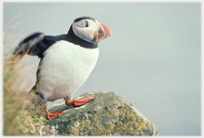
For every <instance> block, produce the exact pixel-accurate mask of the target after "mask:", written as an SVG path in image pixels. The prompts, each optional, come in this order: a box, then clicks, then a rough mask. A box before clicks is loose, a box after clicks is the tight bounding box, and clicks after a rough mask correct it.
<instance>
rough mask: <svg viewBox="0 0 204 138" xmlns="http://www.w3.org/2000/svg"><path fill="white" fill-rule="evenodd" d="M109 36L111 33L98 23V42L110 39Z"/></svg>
mask: <svg viewBox="0 0 204 138" xmlns="http://www.w3.org/2000/svg"><path fill="white" fill-rule="evenodd" d="M111 35H112V34H111V31H110V30H109V29H108V27H107V26H105V25H104V24H102V23H99V35H98V41H101V40H104V39H106V38H108V37H110V36H111Z"/></svg>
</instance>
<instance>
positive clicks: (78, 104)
mask: <svg viewBox="0 0 204 138" xmlns="http://www.w3.org/2000/svg"><path fill="white" fill-rule="evenodd" d="M94 99H95V97H89V98H85V99H81V100H74V101H66V102H65V103H66V105H68V106H70V105H74V106H81V105H83V104H85V103H88V102H90V101H92V100H94Z"/></svg>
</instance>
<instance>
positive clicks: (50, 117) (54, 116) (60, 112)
mask: <svg viewBox="0 0 204 138" xmlns="http://www.w3.org/2000/svg"><path fill="white" fill-rule="evenodd" d="M46 113H47V119H48V120H51V119H53V118H56V117H59V116H61V115H62V113H63V111H59V112H57V113H53V114H51V113H50V112H49V111H48V110H47V109H46Z"/></svg>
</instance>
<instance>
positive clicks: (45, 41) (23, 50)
mask: <svg viewBox="0 0 204 138" xmlns="http://www.w3.org/2000/svg"><path fill="white" fill-rule="evenodd" d="M56 41H59V37H56V36H45V34H44V33H40V32H37V33H33V34H31V35H29V36H28V37H26V38H25V39H23V40H22V41H21V42H20V43H19V46H18V47H17V48H16V49H15V51H14V53H13V54H14V55H18V56H20V57H22V56H24V55H25V54H28V55H32V56H38V57H40V58H41V57H42V54H43V52H44V51H45V50H46V49H47V48H49V47H50V46H51V45H52V44H54V43H55V42H56Z"/></svg>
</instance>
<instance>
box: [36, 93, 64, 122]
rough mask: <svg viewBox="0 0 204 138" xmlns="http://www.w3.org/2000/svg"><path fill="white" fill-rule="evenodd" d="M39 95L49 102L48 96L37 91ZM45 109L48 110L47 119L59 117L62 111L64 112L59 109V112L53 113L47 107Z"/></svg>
mask: <svg viewBox="0 0 204 138" xmlns="http://www.w3.org/2000/svg"><path fill="white" fill-rule="evenodd" d="M37 95H38V96H40V97H41V98H43V99H44V100H45V101H46V102H47V98H46V97H44V95H42V94H40V93H37ZM45 111H46V113H47V119H48V120H51V119H53V118H56V117H59V116H61V115H62V113H63V111H59V112H57V113H53V114H52V113H50V112H49V111H48V110H47V109H46V110H45Z"/></svg>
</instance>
